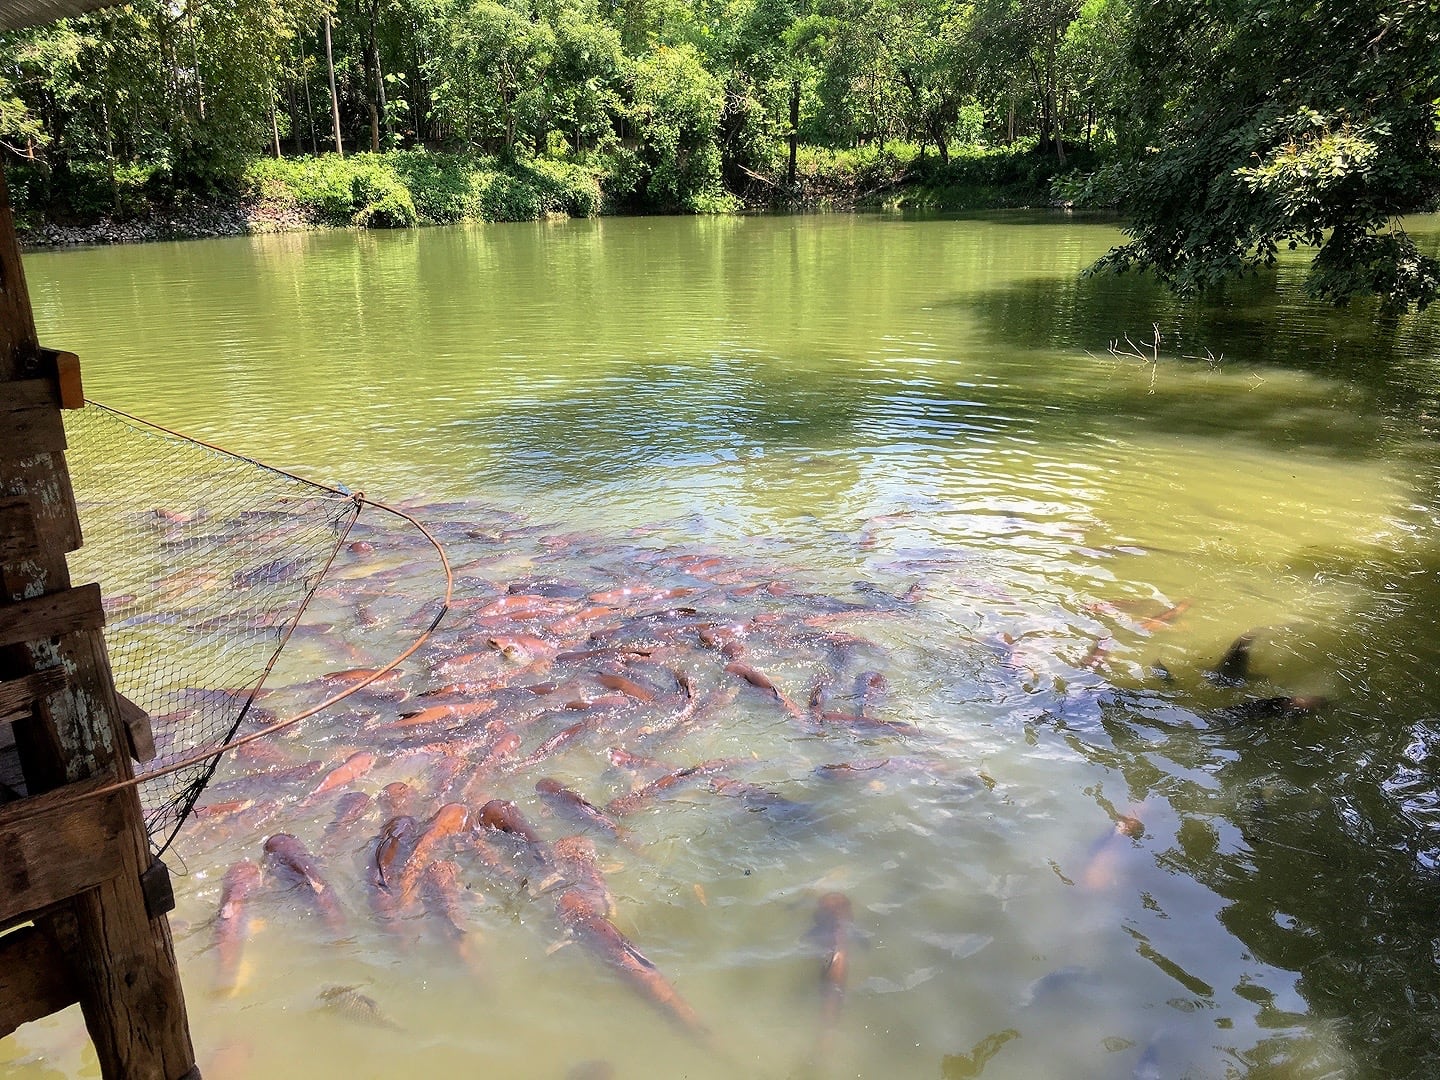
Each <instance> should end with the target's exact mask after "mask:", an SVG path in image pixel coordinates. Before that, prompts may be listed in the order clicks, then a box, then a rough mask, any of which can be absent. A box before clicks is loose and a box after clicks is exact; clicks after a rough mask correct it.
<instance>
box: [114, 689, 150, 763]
mask: <svg viewBox="0 0 1440 1080" xmlns="http://www.w3.org/2000/svg"><path fill="white" fill-rule="evenodd" d="M115 700H116V701H118V702H119V703H120V719H121V720H122V721H124V724H125V734H126V735H128V736H129V738H130V756H131V757H132V758H134V759H135V760H136V761H139V762H146V761H154V760H155V734H154V732H153V731H151V730H150V714H149V713H147V712H146V711H145V710H144V709H142V708H141V707H140V706H139V705H136V704H135V703H134V702H133V701H131V700H130V699H129V698H127V697H126V696H125V695H124V694H120V693H117V694H116V695H115Z"/></svg>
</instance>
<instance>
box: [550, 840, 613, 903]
mask: <svg viewBox="0 0 1440 1080" xmlns="http://www.w3.org/2000/svg"><path fill="white" fill-rule="evenodd" d="M550 850H551V851H552V852H553V853H554V856H555V871H556V873H558V874H559V875H560V877H561V879H562V880H563V881H564V883H565V884H564V888H566V889H573V890H575V892H576V893H577V894H578V895H579V896H580V897H581V898H582V899H583V900H584V901H585V902H586V903H587V904H589V905H590V907H591V909H592V910H593V911H595V912H596V913H597V914H600V915H603V916H605V917H606V918H607V919H608V918H613V917H614V915H615V898H614V897H613V896H612V895H611V894H610V887H609V886H608V885H606V884H605V877H604V875H603V874H601V873H600V868H599V867H598V866H596V865H595V845H594V844H593V843H592V842H591V841H590V839H589V837H585V836H562V837H561V838H560V839H559V840H556V841H555V843H554V844H552V845H551V847H550Z"/></svg>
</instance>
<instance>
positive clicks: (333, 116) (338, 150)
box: [325, 12, 345, 158]
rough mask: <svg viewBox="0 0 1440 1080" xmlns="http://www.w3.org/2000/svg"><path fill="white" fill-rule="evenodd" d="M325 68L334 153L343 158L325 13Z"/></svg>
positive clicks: (333, 62)
mask: <svg viewBox="0 0 1440 1080" xmlns="http://www.w3.org/2000/svg"><path fill="white" fill-rule="evenodd" d="M325 66H326V67H327V68H329V69H330V118H331V120H333V121H334V123H335V153H336V154H338V155H339V156H340V157H342V158H343V157H344V156H345V147H344V144H342V143H341V141H340V95H339V93H337V92H336V90H335V53H334V51H333V50H332V49H331V47H330V13H329V12H326V13H325Z"/></svg>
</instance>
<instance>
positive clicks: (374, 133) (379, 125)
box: [365, 0, 389, 154]
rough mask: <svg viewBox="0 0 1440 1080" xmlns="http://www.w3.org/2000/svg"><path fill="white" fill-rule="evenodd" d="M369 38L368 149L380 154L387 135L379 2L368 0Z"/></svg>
mask: <svg viewBox="0 0 1440 1080" xmlns="http://www.w3.org/2000/svg"><path fill="white" fill-rule="evenodd" d="M369 23H370V25H369V36H368V37H367V39H366V42H365V67H366V68H367V69H368V70H369V81H370V149H371V151H372V152H373V153H376V154H378V153H379V152H380V136H381V133H382V132H383V133H384V134H386V135H388V134H389V126H388V124H387V123H386V120H385V75H384V73H383V72H382V71H381V70H380V42H379V40H378V38H377V34H378V31H379V24H380V3H379V0H370V10H369Z"/></svg>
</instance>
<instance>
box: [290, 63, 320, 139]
mask: <svg viewBox="0 0 1440 1080" xmlns="http://www.w3.org/2000/svg"><path fill="white" fill-rule="evenodd" d="M295 40H296V43H297V44H299V46H300V80H301V82H302V83H303V84H304V86H305V116H306V117H307V118H308V120H309V124H310V153H312V154H314V155H315V156H316V157H319V156H320V139H319V137H318V136H317V135H316V134H315V105H314V103H313V102H311V100H310V71H309V67H308V65H307V64H306V62H305V43H304V42H303V41H301V40H300V37H299V35H298V34H297V35H296V37H295ZM296 138H297V139H298V138H299V135H298V134H297V135H296Z"/></svg>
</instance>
